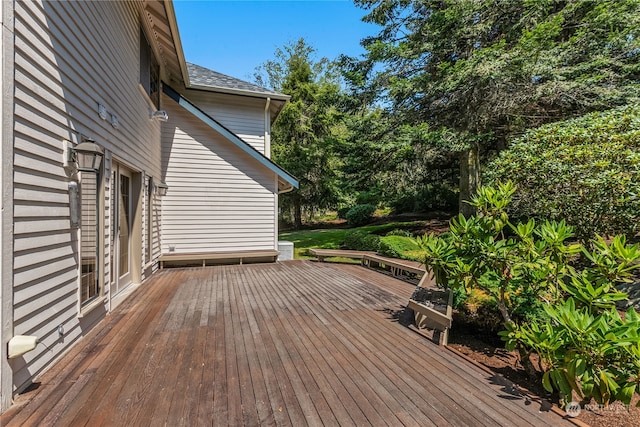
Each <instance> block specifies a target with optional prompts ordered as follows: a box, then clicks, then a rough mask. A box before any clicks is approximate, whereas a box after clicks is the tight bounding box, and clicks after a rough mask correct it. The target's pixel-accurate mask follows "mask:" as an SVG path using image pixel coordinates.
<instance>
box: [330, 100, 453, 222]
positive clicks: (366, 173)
mask: <svg viewBox="0 0 640 427" xmlns="http://www.w3.org/2000/svg"><path fill="white" fill-rule="evenodd" d="M343 124H344V128H345V129H344V133H343V138H341V139H340V143H339V144H338V145H337V150H338V151H339V153H340V158H341V159H342V167H341V176H342V177H343V179H342V181H343V182H342V187H341V190H342V193H343V194H345V195H352V196H351V197H355V202H356V203H360V204H362V203H371V204H385V205H389V206H392V207H393V208H394V210H395V211H396V212H398V213H401V212H424V211H429V210H433V209H441V210H448V209H447V208H450V207H451V205H452V203H451V198H452V197H451V195H452V193H453V190H452V189H453V188H455V186H456V181H457V179H458V176H457V173H458V172H457V169H456V162H457V156H454V155H451V154H449V153H448V152H447V150H446V149H445V148H443V147H446V148H447V149H448V147H451V146H452V145H455V144H456V141H455V139H454V138H453V135H451V134H448V133H443V132H440V131H437V130H434V129H431V128H429V126H427V125H417V126H408V125H407V126H395V125H394V122H393V120H392V119H391V118H389V117H387V116H385V115H384V114H383V112H382V110H381V109H379V108H377V109H373V110H369V109H365V110H364V111H357V112H355V113H352V114H345V116H344V121H343ZM435 141H439V142H438V144H435ZM453 197H454V198H455V197H456V196H455V195H453ZM453 204H454V205H455V202H454V203H453Z"/></svg>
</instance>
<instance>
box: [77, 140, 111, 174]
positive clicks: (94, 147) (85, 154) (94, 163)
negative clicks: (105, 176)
mask: <svg viewBox="0 0 640 427" xmlns="http://www.w3.org/2000/svg"><path fill="white" fill-rule="evenodd" d="M71 155H72V156H73V160H74V161H75V162H76V164H77V165H78V170H79V171H83V172H98V171H100V163H101V162H102V157H103V156H104V149H103V148H102V147H101V146H99V145H98V144H96V142H95V141H94V140H93V139H91V138H84V137H83V139H82V142H81V143H80V144H78V145H76V146H75V147H73V148H72V149H71Z"/></svg>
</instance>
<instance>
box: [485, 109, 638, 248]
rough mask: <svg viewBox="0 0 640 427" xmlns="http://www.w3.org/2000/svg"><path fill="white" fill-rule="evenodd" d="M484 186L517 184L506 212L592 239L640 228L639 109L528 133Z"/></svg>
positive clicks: (491, 170) (493, 168)
mask: <svg viewBox="0 0 640 427" xmlns="http://www.w3.org/2000/svg"><path fill="white" fill-rule="evenodd" d="M486 169H487V170H486V173H485V176H486V178H487V181H488V182H496V181H501V180H502V181H504V180H505V179H511V180H513V181H514V182H515V184H516V185H517V187H518V192H517V194H515V195H514V197H513V203H512V204H511V205H510V207H509V212H510V214H512V215H513V216H516V217H521V218H525V217H532V216H536V217H541V218H547V219H554V220H559V219H560V218H564V219H566V221H567V222H568V223H569V224H571V225H573V226H575V230H576V235H577V236H578V237H579V238H580V239H581V240H583V241H585V242H586V241H588V240H589V239H592V238H593V237H594V236H595V235H596V234H605V235H615V234H625V235H627V236H629V237H631V236H634V235H635V234H636V233H638V232H639V231H640V217H639V215H640V107H638V106H628V107H621V108H617V109H613V110H610V111H606V112H602V113H592V114H588V115H586V116H583V117H580V118H577V119H573V120H568V121H566V122H560V123H553V124H549V125H545V126H542V127H540V128H538V129H535V130H532V131H529V132H527V133H525V134H524V135H523V136H522V137H520V138H518V139H517V140H515V141H514V143H513V144H512V145H511V146H510V147H509V149H508V150H506V151H503V152H502V153H501V154H500V156H499V157H498V158H497V159H495V160H494V161H493V162H491V163H490V164H489V166H488V167H487V168H486Z"/></svg>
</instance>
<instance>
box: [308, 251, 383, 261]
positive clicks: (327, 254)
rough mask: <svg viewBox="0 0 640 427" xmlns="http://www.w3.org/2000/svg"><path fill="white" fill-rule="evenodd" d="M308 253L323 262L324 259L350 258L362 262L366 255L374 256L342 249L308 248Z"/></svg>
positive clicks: (372, 253)
mask: <svg viewBox="0 0 640 427" xmlns="http://www.w3.org/2000/svg"><path fill="white" fill-rule="evenodd" d="M308 251H309V253H310V254H311V255H313V256H315V257H316V258H318V261H320V262H324V259H325V258H336V257H339V258H351V259H359V260H360V261H361V262H362V259H363V258H364V257H365V256H367V255H375V252H367V251H350V250H343V249H319V248H310V249H308Z"/></svg>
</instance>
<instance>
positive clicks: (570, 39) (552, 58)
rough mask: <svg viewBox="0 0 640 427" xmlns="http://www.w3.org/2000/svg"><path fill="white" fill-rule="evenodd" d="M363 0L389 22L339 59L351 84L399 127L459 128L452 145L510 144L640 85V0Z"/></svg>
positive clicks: (618, 100)
mask: <svg viewBox="0 0 640 427" xmlns="http://www.w3.org/2000/svg"><path fill="white" fill-rule="evenodd" d="M356 4H357V5H359V6H361V7H363V8H365V9H367V11H368V14H367V15H366V16H365V17H364V19H363V20H364V21H365V22H370V23H375V24H378V25H380V26H381V30H380V32H379V34H378V35H376V36H374V37H370V38H367V39H365V40H364V41H363V45H364V47H365V48H366V50H367V54H366V55H365V57H364V58H362V59H356V58H348V57H343V58H342V60H341V62H342V66H343V69H344V74H345V78H346V80H347V82H348V83H349V84H350V87H351V89H352V90H353V91H354V92H355V93H357V94H358V95H359V96H360V97H361V99H362V102H363V103H365V104H367V105H372V104H377V105H379V106H382V107H384V113H383V114H382V115H383V116H384V117H385V120H386V121H388V122H389V124H388V125H386V126H387V127H390V128H391V129H400V128H402V126H409V127H411V128H421V127H423V126H424V125H427V126H428V128H429V129H430V130H431V131H436V130H437V131H438V132H441V133H443V134H450V135H453V136H454V138H452V140H453V141H455V142H456V144H455V145H453V146H451V148H449V149H448V151H450V152H452V153H459V152H463V151H465V150H470V151H476V152H477V151H478V150H479V149H481V148H483V147H485V148H492V149H493V148H495V149H502V148H503V147H504V144H505V142H506V141H507V140H508V139H509V138H510V137H511V136H512V135H516V134H519V133H521V132H522V131H523V130H525V129H529V128H535V127H538V126H540V125H542V124H544V123H549V122H553V121H557V120H562V119H566V118H570V117H576V116H580V115H583V114H585V113H587V112H591V111H601V110H606V109H610V108H612V107H615V106H619V105H626V104H633V103H634V102H636V101H637V98H638V95H639V93H640V86H638V84H637V82H638V77H639V75H640V66H639V65H638V64H639V59H640V34H639V27H640V3H639V2H638V1H636V0H602V1H593V0H575V1H554V2H549V1H515V0H508V1H501V2H495V1H485V0H481V1H478V0H445V1H442V0H407V1H397V0H394V1H387V0H356ZM431 145H432V146H434V147H438V146H439V147H443V146H442V145H441V139H437V138H436V139H434V141H433V142H432V144H431ZM472 157H473V158H475V156H472ZM470 158H471V157H469V156H461V158H460V159H461V163H460V165H461V167H462V166H463V165H465V164H468V161H469V159H470ZM473 164H474V165H475V160H474V162H473ZM471 169H475V166H474V167H472V168H471ZM472 172H473V171H472V170H469V174H467V173H461V176H460V178H461V183H462V184H464V183H466V181H465V179H467V178H469V176H467V175H470V174H472ZM465 176H466V178H465ZM471 184H472V182H470V183H469V185H471ZM463 190H464V188H461V191H460V194H461V195H463V194H464V193H465V191H466V190H465V191H463Z"/></svg>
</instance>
